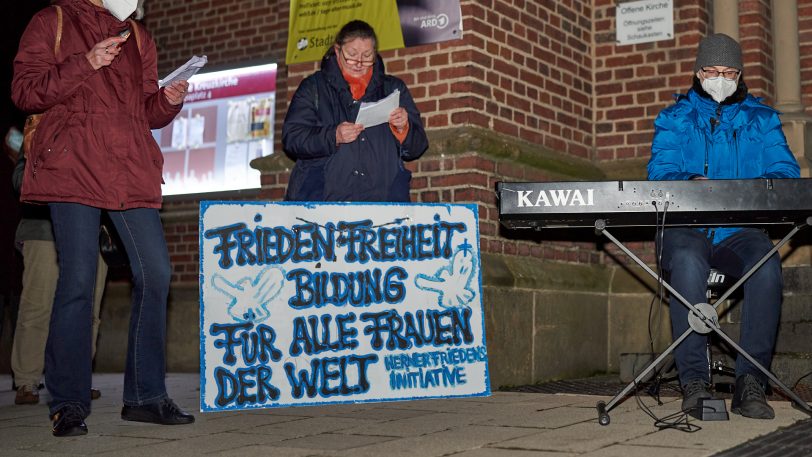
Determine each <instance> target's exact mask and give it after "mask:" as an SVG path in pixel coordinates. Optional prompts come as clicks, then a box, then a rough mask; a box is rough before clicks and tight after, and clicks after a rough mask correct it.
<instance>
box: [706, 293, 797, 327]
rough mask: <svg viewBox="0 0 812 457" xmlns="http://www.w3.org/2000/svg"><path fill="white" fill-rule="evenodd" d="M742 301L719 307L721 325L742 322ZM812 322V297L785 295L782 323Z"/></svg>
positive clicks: (782, 307)
mask: <svg viewBox="0 0 812 457" xmlns="http://www.w3.org/2000/svg"><path fill="white" fill-rule="evenodd" d="M742 305H743V304H742V301H741V299H730V300H727V303H723V304H722V305H720V306H719V308H718V309H719V311H718V312H719V321H720V322H721V323H723V324H724V323H737V322H741V312H742ZM807 321H810V322H812V295H807V294H785V295H784V301H783V303H782V304H781V322H807Z"/></svg>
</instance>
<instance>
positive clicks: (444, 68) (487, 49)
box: [146, 0, 812, 281]
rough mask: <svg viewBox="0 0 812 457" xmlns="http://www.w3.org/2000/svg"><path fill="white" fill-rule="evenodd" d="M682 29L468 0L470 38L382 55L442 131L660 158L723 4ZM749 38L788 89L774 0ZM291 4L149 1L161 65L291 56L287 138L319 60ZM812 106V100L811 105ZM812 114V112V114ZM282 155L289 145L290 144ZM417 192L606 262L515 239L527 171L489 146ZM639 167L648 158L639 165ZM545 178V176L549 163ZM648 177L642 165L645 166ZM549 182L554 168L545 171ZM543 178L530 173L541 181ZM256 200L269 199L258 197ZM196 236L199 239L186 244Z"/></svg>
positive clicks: (759, 3) (440, 168) (748, 51)
mask: <svg viewBox="0 0 812 457" xmlns="http://www.w3.org/2000/svg"><path fill="white" fill-rule="evenodd" d="M674 3H675V14H674V24H675V34H676V36H675V38H674V39H673V40H667V41H661V42H656V43H646V44H638V45H627V46H618V45H616V44H615V43H614V40H615V26H614V15H615V4H616V0H591V1H585V0H583V1H579V0H560V1H556V2H549V1H545V0H462V1H461V5H462V13H463V24H464V25H463V28H464V33H463V38H462V39H461V40H456V41H450V42H446V43H438V44H432V45H425V46H420V47H414V48H409V49H401V50H394V51H387V52H384V53H382V56H383V58H384V60H385V61H386V67H387V71H388V72H389V73H391V74H394V75H396V76H398V77H400V78H402V79H403V80H404V81H405V82H406V83H407V85H408V86H409V88H410V90H411V91H412V94H413V96H414V98H415V100H416V101H417V103H418V107H419V108H420V110H421V112H422V115H423V119H424V122H425V124H426V126H427V129H428V131H429V132H437V131H443V130H445V129H450V128H457V127H464V126H468V127H473V128H482V129H485V130H488V131H492V132H496V133H498V134H500V135H504V136H505V137H510V138H515V139H518V140H521V141H524V142H527V143H529V144H532V145H535V146H536V147H538V148H539V149H544V150H552V151H557V152H559V153H561V154H564V155H565V156H570V157H575V158H584V159H587V160H591V161H592V162H593V163H596V164H598V165H599V166H604V165H611V164H612V163H615V162H617V161H619V160H622V159H638V162H635V163H639V161H640V160H644V159H645V158H646V157H648V154H649V147H650V142H651V136H652V133H653V128H652V121H653V119H654V117H655V116H656V115H657V113H658V112H659V111H660V110H661V109H663V108H664V107H666V106H668V105H669V104H671V103H673V98H672V95H673V94H674V93H684V92H685V91H686V90H687V89H688V88H689V86H690V83H691V77H692V76H691V75H692V68H693V62H694V57H695V52H696V46H697V44H698V42H699V40H700V39H701V37H702V36H704V35H705V34H707V33H708V32H710V31H711V29H712V20H711V5H712V3H713V2H712V0H679V1H675V2H674ZM798 5H799V26H800V37H801V56H802V61H801V63H802V68H803V76H802V81H803V84H804V85H803V94H804V102H805V103H806V104H807V105H809V106H812V58H809V57H808V56H809V55H810V51H812V0H798ZM739 8H740V21H739V22H740V36H741V42H742V45H743V47H744V60H745V65H746V78H747V82H748V85H749V86H750V88H751V90H752V92H753V93H754V94H755V95H757V96H761V97H764V98H765V100H766V101H767V102H768V103H771V102H772V100H773V98H774V95H773V93H774V82H773V70H772V65H773V63H772V58H771V55H772V34H771V22H770V16H771V11H770V0H740V2H739ZM288 14H289V4H288V2H286V1H280V0H254V1H250V2H245V1H242V0H222V1H219V2H213V1H211V0H187V1H186V2H181V3H178V2H157V1H154V0H153V1H150V2H147V19H146V23H147V26H148V28H149V29H150V30H151V32H152V33H153V34H154V36H155V37H156V40H157V43H158V46H159V53H160V57H161V60H160V65H159V68H160V73H161V74H165V73H167V72H168V71H170V70H171V69H172V68H174V67H175V66H176V65H178V64H180V63H182V62H183V61H185V60H186V59H187V58H188V56H189V55H191V54H194V53H198V54H199V53H206V54H207V55H208V56H209V60H210V67H211V68H212V69H216V68H221V67H228V66H234V65H239V64H245V63H258V62H276V63H278V64H279V73H278V78H279V81H278V82H279V84H278V85H277V87H278V89H277V107H276V112H277V117H276V125H275V128H276V138H277V139H279V138H280V137H281V123H282V120H283V119H284V115H285V113H286V106H287V102H288V100H289V99H290V97H291V96H292V94H293V92H294V91H295V89H296V87H297V86H298V84H299V82H300V81H301V80H302V78H304V77H305V76H307V75H308V74H310V73H311V72H313V71H314V70H315V69H316V68H317V66H318V64H317V63H306V64H297V65H292V66H291V67H287V66H286V65H284V52H285V46H286V39H287V27H288ZM807 109H810V110H812V108H807ZM810 112H812V111H810ZM276 151H277V153H281V146H280V145H279V144H278V143H277V145H276ZM411 166H412V168H413V171H414V172H415V178H414V184H415V185H414V192H413V196H414V198H415V200H416V201H425V202H430V201H465V202H476V203H478V204H480V205H481V208H482V223H483V224H482V234H483V249H485V250H486V251H490V252H504V253H514V252H525V251H533V250H535V251H536V253H537V254H536V255H537V256H538V257H542V258H558V259H561V260H569V261H576V262H594V261H600V259H599V258H596V257H595V254H594V253H593V252H592V251H593V248H594V245H593V246H590V247H587V248H585V251H588V252H586V253H581V252H579V249H578V247H577V245H575V246H576V247H573V246H568V245H567V244H566V243H563V242H562V243H561V244H559V245H556V246H555V247H551V248H549V252H542V251H544V250H545V249H548V248H547V247H546V245H545V247H543V248H542V247H540V246H537V245H534V244H533V243H529V242H528V243H527V244H521V243H513V242H511V241H509V240H508V241H506V240H505V239H504V238H503V237H501V236H500V234H499V233H498V231H497V230H498V228H497V221H496V215H495V206H494V205H493V201H492V200H493V192H492V189H493V187H492V183H493V182H494V181H495V180H498V179H513V178H519V177H520V176H523V175H524V173H527V171H526V170H525V167H522V166H518V165H513V169H511V166H510V165H509V162H505V163H504V164H503V163H501V162H499V161H494V160H492V159H488V158H486V157H485V156H483V155H478V154H475V153H474V155H473V156H465V157H457V158H449V157H442V156H437V155H436V153H435V152H433V150H432V149H430V150H429V152H428V153H427V155H426V156H425V157H424V158H422V159H421V160H419V161H418V162H417V163H415V164H412V165H411ZM635 166H636V167H639V165H635ZM538 173H541V174H543V172H541V171H540V172H538ZM639 174H640V176H642V174H643V170H642V167H640V171H639ZM534 178H538V179H543V178H544V176H534ZM528 179H529V177H528ZM286 183H287V173H286V172H278V173H266V174H264V175H263V177H262V185H263V188H262V190H261V193H260V195H259V198H265V199H272V200H275V199H280V198H281V197H282V195H283V193H284V187H285V184H286ZM254 198H256V197H254ZM195 203H196V200H194V199H188V200H170V201H169V202H168V204H167V205H166V209H167V211H165V213H166V212H171V211H175V210H178V211H186V210H187V208H188V207H189V206H190V205H191V206H193V205H194V204H195ZM166 221H167V232H168V235H169V236H171V241H170V245H171V246H170V249H171V250H172V254H173V261H174V262H175V268H176V276H175V277H176V279H183V280H188V281H191V280H192V276H193V275H194V274H195V273H196V271H197V258H196V256H197V246H196V243H195V241H194V240H196V236H197V235H196V230H197V226H196V223H189V222H188V221H175V220H174V219H173V218H167V220H166ZM184 240H186V241H184Z"/></svg>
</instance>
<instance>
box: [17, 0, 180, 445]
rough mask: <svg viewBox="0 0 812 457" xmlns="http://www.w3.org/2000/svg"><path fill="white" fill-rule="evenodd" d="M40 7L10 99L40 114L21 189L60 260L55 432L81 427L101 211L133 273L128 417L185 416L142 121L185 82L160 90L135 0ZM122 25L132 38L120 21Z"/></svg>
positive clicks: (51, 357) (69, 1)
mask: <svg viewBox="0 0 812 457" xmlns="http://www.w3.org/2000/svg"><path fill="white" fill-rule="evenodd" d="M55 6H56V7H48V8H45V9H44V10H42V11H40V12H39V13H37V14H36V15H35V16H34V17H33V19H32V20H31V22H30V23H29V24H28V26H27V28H26V30H25V32H24V33H23V36H22V38H21V40H20V47H19V50H18V52H17V56H16V58H15V60H14V78H13V82H12V91H11V95H12V100H13V101H14V102H15V103H16V105H17V106H18V107H19V108H20V109H22V110H23V111H26V112H29V113H44V114H43V115H42V118H41V121H40V123H39V126H38V128H37V130H36V132H35V134H34V136H33V141H32V143H31V145H30V149H28V150H26V154H27V157H28V161H27V162H26V167H25V174H24V178H23V187H22V195H21V199H22V200H23V201H24V202H31V203H48V204H49V207H50V212H51V222H52V225H53V234H54V240H55V242H56V250H57V255H58V262H59V272H60V274H59V281H58V284H57V288H56V295H55V298H54V304H53V311H52V316H51V322H50V329H49V335H48V342H47V344H46V350H45V384H46V386H47V388H48V391H49V393H50V394H51V402H50V405H49V407H50V413H51V419H52V421H53V434H54V435H55V436H70V435H81V434H86V433H87V425H86V424H85V422H84V419H85V418H86V417H87V416H88V415H89V414H90V393H91V390H90V389H91V368H92V367H91V358H90V354H91V319H90V316H91V309H92V303H93V286H94V282H95V276H96V264H97V257H98V253H99V241H98V240H99V221H100V216H101V211H106V212H107V213H108V215H109V216H110V219H111V220H112V221H113V224H114V225H115V228H116V231H117V232H118V234H119V236H120V238H121V240H122V242H123V243H124V247H125V250H126V251H127V256H128V257H129V261H130V266H131V270H132V273H133V293H132V307H131V315H130V330H129V340H128V346H127V361H126V365H125V372H124V394H123V400H124V407H123V409H122V411H121V417H122V419H124V420H132V421H141V422H154V423H160V424H187V423H190V422H193V421H194V416H192V415H190V414H187V413H185V412H184V411H182V410H181V409H180V408H179V407H178V406H177V405H176V404H175V403H174V402H173V401H172V400H171V399H169V397H168V395H167V392H166V383H165V379H164V378H165V371H166V354H165V346H166V300H167V296H168V293H169V281H170V279H171V266H170V264H169V254H168V251H167V248H166V241H165V239H164V235H163V228H162V226H161V219H160V216H159V214H158V209H159V208H160V206H161V168H162V166H163V156H162V154H161V151H160V149H159V148H158V145H157V144H156V143H155V140H154V139H153V138H152V135H151V133H150V128H160V127H163V126H165V125H167V124H168V123H169V122H170V121H171V120H172V119H173V118H174V117H175V116H176V115H177V114H178V112H179V111H180V109H181V106H182V104H183V100H184V97H185V95H186V91H187V89H188V83H187V82H185V81H179V82H176V83H173V84H171V85H168V86H166V87H164V88H161V89H159V88H158V84H157V79H158V71H157V52H156V48H155V42H154V41H153V39H152V37H151V36H150V35H149V34H148V33H147V32H146V30H144V29H143V27H142V26H141V25H140V24H138V23H136V22H133V21H128V18H129V16H130V15H132V13H133V12H134V11H135V8H136V2H135V1H133V0H104V1H102V0H57V1H56V2H55ZM127 29H130V35H129V37H125V36H124V35H125V33H123V32H125V30H127Z"/></svg>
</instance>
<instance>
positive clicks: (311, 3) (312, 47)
mask: <svg viewBox="0 0 812 457" xmlns="http://www.w3.org/2000/svg"><path fill="white" fill-rule="evenodd" d="M354 19H360V20H362V21H365V22H367V23H369V25H371V26H372V28H374V29H375V34H376V35H377V36H378V50H379V51H385V50H388V49H398V48H402V47H404V45H403V33H402V31H401V26H400V18H399V16H398V6H397V2H396V0H291V1H290V25H289V27H288V49H287V55H286V57H285V61H286V62H287V64H288V65H290V64H294V63H300V62H313V61H317V60H321V58H322V57H323V56H324V54H325V52H327V49H328V48H329V47H330V46H331V45H332V44H333V42H334V41H335V36H336V33H338V31H339V30H340V29H341V27H342V26H343V25H344V24H346V23H347V22H349V21H351V20H354Z"/></svg>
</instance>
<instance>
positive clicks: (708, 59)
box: [648, 33, 800, 419]
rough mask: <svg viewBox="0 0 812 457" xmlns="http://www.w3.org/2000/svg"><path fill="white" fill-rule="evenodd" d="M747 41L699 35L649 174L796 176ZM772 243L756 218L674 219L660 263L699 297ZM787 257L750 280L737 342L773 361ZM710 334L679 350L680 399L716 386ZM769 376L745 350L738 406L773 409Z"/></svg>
mask: <svg viewBox="0 0 812 457" xmlns="http://www.w3.org/2000/svg"><path fill="white" fill-rule="evenodd" d="M742 70H743V65H742V51H741V47H740V46H739V44H738V43H737V42H736V41H735V40H734V39H732V38H730V37H729V36H727V35H724V34H721V33H717V34H713V35H709V36H707V37H705V38H704V39H703V40H702V41H701V42H700V43H699V49H698V52H697V56H696V63H695V64H694V72H695V76H694V78H693V87H692V88H691V89H690V90H689V91H688V93H687V95H681V96H679V97H678V98H677V101H676V103H675V104H674V105H672V106H670V107H668V108H666V109H664V110H663V111H662V112H661V113H660V114H659V116H657V119H656V120H655V122H654V140H653V143H652V146H651V159H650V160H649V163H648V178H649V180H689V179H758V178H797V177H799V176H800V169H799V167H798V163H797V161H796V160H795V157H794V156H793V154H792V152H791V151H790V150H789V148H788V146H787V141H786V138H785V137H784V133H783V131H782V130H781V121H780V120H779V118H778V112H776V111H775V110H774V109H772V108H770V107H768V106H766V105H764V104H763V103H761V102H760V101H759V100H758V99H757V98H755V97H753V96H752V95H750V94H748V91H747V86H746V85H745V83H744V79H743V77H742ZM772 246H773V244H772V242H771V241H770V239H769V237H768V236H767V235H766V234H765V233H764V232H763V231H762V230H758V229H755V228H741V227H707V228H670V229H667V230H665V231H664V234H663V238H662V241H661V248H662V267H663V269H664V270H665V271H666V272H667V273H668V274H669V275H670V284H671V286H672V287H674V289H675V290H676V291H677V292H679V293H680V294H681V295H682V296H683V297H685V298H686V299H687V300H688V301H690V302H691V303H693V304H698V303H705V302H707V298H706V296H705V293H706V288H707V278H708V275H709V271H710V268H711V267H714V268H717V269H719V270H721V271H722V272H724V273H726V274H729V275H731V276H737V277H740V276H742V275H743V274H744V273H746V272H747V271H748V270H749V269H750V267H751V266H752V265H754V264H755V263H756V262H757V261H758V260H759V259H760V258H761V257H762V256H763V255H764V254H766V253H767V252H768V251H769V250H770V249H771V248H772ZM782 289H783V282H782V275H781V259H780V258H779V256H778V254H775V255H773V256H772V257H770V259H769V260H768V261H767V262H766V263H765V264H764V265H763V266H762V267H761V268H760V269H758V270H757V271H756V273H755V274H754V275H753V276H751V277H750V278H749V279H748V280H747V281H746V282H745V283H744V303H743V308H742V313H741V315H742V324H741V339H740V342H739V344H740V345H741V346H742V348H743V349H744V350H745V351H747V352H748V353H749V354H750V355H751V356H753V358H755V359H756V360H757V361H758V362H759V363H760V364H761V365H763V366H764V367H767V368H769V366H770V363H771V361H772V355H773V350H774V348H775V338H776V333H777V331H778V323H779V315H780V312H781V300H782ZM670 314H671V330H672V333H673V335H674V338H677V337H679V336H680V335H682V334H683V333H684V332H685V331H686V330H687V329H688V320H687V319H688V309H687V307H685V306H683V305H682V304H681V303H679V301H677V300H676V299H675V298H673V297H672V298H671V304H670ZM706 338H707V335H700V334H697V333H696V332H692V333H691V334H690V336H688V338H687V339H685V340H684V341H683V342H682V343H680V344H679V345H678V346H677V347H676V349H675V351H674V358H675V360H676V364H677V371H678V372H679V379H680V384H681V386H682V389H683V401H682V409H683V410H684V411H691V410H695V409H696V408H697V407H698V404H699V400H700V399H704V398H712V394H711V393H710V391H709V387H710V383H709V379H710V378H709V373H708V359H707V353H706V341H707V340H706ZM766 386H767V378H766V376H764V374H763V373H761V371H760V370H758V369H757V368H756V367H755V366H753V364H751V363H750V362H749V361H747V360H746V359H745V358H744V357H743V356H741V355H738V358H737V360H736V387H735V389H736V391H735V394H734V397H733V400H732V403H731V410H732V411H733V412H734V413H737V414H741V415H742V416H745V417H752V418H759V419H772V418H773V417H775V413H774V412H773V409H772V407H770V405H769V404H768V403H767V399H766V396H765V389H766Z"/></svg>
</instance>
